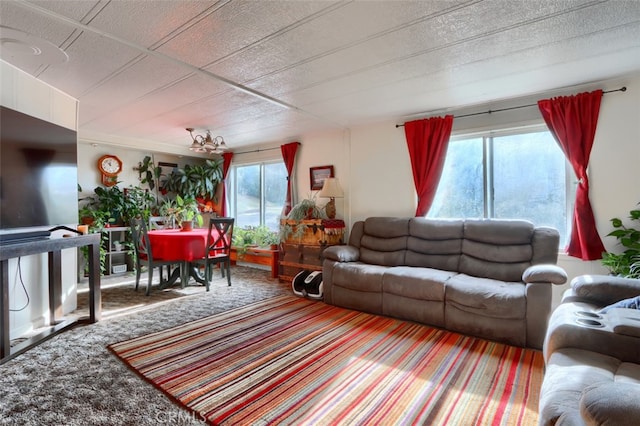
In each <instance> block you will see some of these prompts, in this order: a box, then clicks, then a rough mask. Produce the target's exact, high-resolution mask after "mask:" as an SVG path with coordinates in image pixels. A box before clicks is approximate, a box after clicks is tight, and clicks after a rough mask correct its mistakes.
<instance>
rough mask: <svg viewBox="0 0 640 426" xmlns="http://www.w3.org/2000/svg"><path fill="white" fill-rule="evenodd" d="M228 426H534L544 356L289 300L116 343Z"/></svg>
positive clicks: (191, 405) (183, 400)
mask: <svg viewBox="0 0 640 426" xmlns="http://www.w3.org/2000/svg"><path fill="white" fill-rule="evenodd" d="M109 348H110V349H111V351H113V352H114V353H115V354H116V355H117V356H118V357H120V358H121V359H122V360H123V361H124V362H125V363H127V364H128V365H129V366H130V367H131V368H132V369H133V370H135V371H136V372H138V373H139V374H140V375H141V376H142V377H144V378H145V379H146V380H148V381H149V382H150V383H152V384H154V385H155V386H156V387H158V388H159V389H161V390H162V391H164V392H165V393H166V394H167V395H169V396H170V397H171V398H173V399H174V400H175V401H177V402H178V403H180V404H182V405H183V406H184V407H186V408H187V409H189V410H192V411H193V412H194V413H196V415H197V417H198V418H201V419H205V420H206V421H207V422H208V423H210V424H219V425H261V424H278V425H281V424H292V425H336V424H340V425H342V424H348V425H364V424H367V425H368V424H374V425H380V424H385V425H389V424H394V425H396V424H403V425H409V424H426V425H534V424H536V423H537V418H538V415H537V406H538V397H539V389H540V385H541V383H542V376H543V360H542V355H541V353H540V352H538V351H534V350H529V349H522V348H517V347H512V346H508V345H504V344H500V343H495V342H489V341H486V340H482V339H477V338H472V337H466V336H462V335H460V334H456V333H451V332H448V331H444V330H439V329H435V328H431V327H428V326H424V325H418V324H413V323H410V322H405V321H399V320H395V319H390V318H385V317H381V316H376V315H371V314H366V313H362V312H356V311H351V310H347V309H342V308H337V307H334V306H329V305H326V304H324V303H322V302H313V301H309V300H306V299H301V298H296V297H293V296H281V297H276V298H273V299H269V300H265V301H262V302H259V303H254V304H251V305H248V306H245V307H242V308H239V309H235V310H231V311H227V312H224V313H221V314H217V315H213V316H211V317H207V318H204V319H201V320H198V321H195V322H191V323H188V324H184V325H182V326H179V327H175V328H172V329H168V330H165V331H162V332H158V333H154V334H150V335H146V336H142V337H139V338H136V339H132V340H129V341H125V342H121V343H117V344H113V345H110V346H109Z"/></svg>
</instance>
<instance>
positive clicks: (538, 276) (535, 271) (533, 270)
mask: <svg viewBox="0 0 640 426" xmlns="http://www.w3.org/2000/svg"><path fill="white" fill-rule="evenodd" d="M522 281H524V282H525V283H527V284H529V283H551V284H564V283H566V282H567V273H566V272H565V270H564V269H562V268H561V267H559V266H556V265H549V264H542V265H531V266H529V267H528V268H527V269H525V271H524V272H523V273H522Z"/></svg>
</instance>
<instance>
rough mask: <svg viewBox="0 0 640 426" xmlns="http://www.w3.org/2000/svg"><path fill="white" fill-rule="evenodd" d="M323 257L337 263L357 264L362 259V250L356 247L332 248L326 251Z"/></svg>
mask: <svg viewBox="0 0 640 426" xmlns="http://www.w3.org/2000/svg"><path fill="white" fill-rule="evenodd" d="M322 256H323V257H324V258H325V259H329V260H335V261H336V262H357V261H358V259H360V249H358V248H357V247H354V246H331V247H327V248H326V249H324V251H323V252H322Z"/></svg>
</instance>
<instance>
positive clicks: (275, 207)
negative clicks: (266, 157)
mask: <svg viewBox="0 0 640 426" xmlns="http://www.w3.org/2000/svg"><path fill="white" fill-rule="evenodd" d="M228 188H229V191H228V192H229V209H230V212H229V213H230V215H231V216H233V217H235V218H236V221H235V224H236V226H238V227H241V228H242V227H246V226H259V225H266V226H268V227H269V229H272V230H274V231H277V230H278V229H279V227H280V214H281V213H282V207H283V206H284V198H285V195H286V193H287V169H286V168H285V166H284V162H283V161H274V162H263V163H257V164H247V165H238V166H232V167H231V169H230V170H229V179H228Z"/></svg>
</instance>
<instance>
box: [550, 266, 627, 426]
mask: <svg viewBox="0 0 640 426" xmlns="http://www.w3.org/2000/svg"><path fill="white" fill-rule="evenodd" d="M638 302H640V280H639V279H631V278H621V277H614V276H609V275H581V276H579V277H576V278H574V279H573V280H572V281H571V288H570V289H569V290H567V291H566V292H565V294H564V295H563V298H562V303H561V304H560V306H558V307H557V308H556V309H555V310H554V311H553V313H552V314H551V318H550V319H549V327H548V329H547V334H546V337H545V342H544V348H543V353H544V358H545V374H544V381H543V383H542V389H541V390H540V401H539V413H540V415H539V425H541V426H551V425H558V426H559V425H565V426H582V425H601V424H606V425H616V426H624V425H629V426H631V425H637V424H640V310H638V307H639V305H638Z"/></svg>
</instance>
